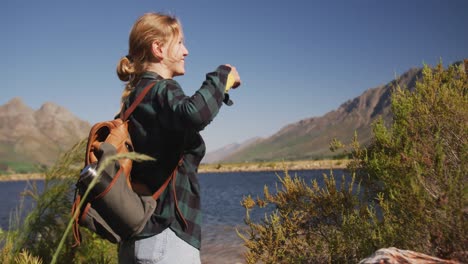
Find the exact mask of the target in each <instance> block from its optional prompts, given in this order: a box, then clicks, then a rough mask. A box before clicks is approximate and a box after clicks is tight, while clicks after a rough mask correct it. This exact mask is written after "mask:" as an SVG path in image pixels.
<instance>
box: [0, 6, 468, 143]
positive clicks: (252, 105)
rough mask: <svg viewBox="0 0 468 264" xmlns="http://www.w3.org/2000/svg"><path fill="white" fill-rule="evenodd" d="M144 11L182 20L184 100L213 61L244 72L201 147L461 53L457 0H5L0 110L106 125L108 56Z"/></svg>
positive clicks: (467, 19)
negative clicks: (53, 113) (56, 108)
mask: <svg viewBox="0 0 468 264" xmlns="http://www.w3.org/2000/svg"><path fill="white" fill-rule="evenodd" d="M151 11H162V12H168V13H171V14H174V15H176V16H177V17H179V19H180V20H181V22H182V24H183V27H184V32H185V37H186V45H187V47H188V49H189V52H190V54H189V56H188V58H187V59H186V72H187V73H186V75H185V76H182V77H177V80H178V81H179V82H180V83H181V85H182V87H183V88H184V90H185V92H186V94H188V95H191V94H193V93H194V91H195V90H196V89H198V87H199V86H200V84H201V82H202V81H203V79H204V76H205V73H207V72H209V71H212V70H213V69H215V68H216V67H217V66H218V65H219V64H225V63H230V64H232V65H235V66H236V67H237V68H238V71H239V73H240V75H241V78H242V80H243V85H242V86H241V87H240V88H239V89H237V90H234V91H233V92H232V93H231V96H232V98H233V100H234V106H232V107H223V108H222V109H221V113H220V114H219V115H218V116H217V118H216V119H215V120H214V121H213V122H212V123H211V124H210V125H209V126H208V127H207V128H206V129H205V130H204V131H203V132H202V134H203V136H204V138H205V141H206V143H207V147H208V150H209V151H211V150H214V149H216V148H219V147H221V146H224V145H227V144H229V143H233V142H241V141H243V140H246V139H249V138H252V137H255V136H261V137H266V136H269V135H272V134H273V133H274V132H276V131H278V130H279V129H280V128H281V127H283V126H285V125H287V124H290V123H293V122H296V121H299V120H301V119H304V118H308V117H313V116H321V115H323V114H325V113H326V112H328V111H331V110H334V109H336V108H337V107H338V106H339V105H340V104H341V103H343V102H345V101H346V100H348V99H351V98H354V97H356V96H358V95H360V94H361V93H362V92H363V91H365V90H366V89H368V88H373V87H376V86H378V85H381V84H386V83H387V82H389V81H390V80H392V79H393V78H394V77H395V76H396V75H399V74H402V73H403V72H405V71H406V70H408V69H409V68H411V67H420V66H422V64H423V63H427V64H429V65H435V64H437V62H438V61H439V60H440V59H442V60H443V62H444V64H445V65H446V64H449V63H452V62H455V61H457V60H461V59H463V58H468V30H467V28H468V1H465V0H448V1H442V0H437V1H435V0H434V1H432V0H418V1H410V0H398V1H383V0H382V1H377V0H356V1H349V0H343V1H312V0H303V1H296V0H290V1H279V0H278V1H272V0H270V1H268V0H265V1H263V0H234V1H208V0H186V1H182V0H152V1H150V0H145V1H143V0H137V1H129V0H127V1H96V0H92V1H91V0H80V1H66V0H56V1H51V0H41V1H33V0H29V1H14V0H7V1H6V2H5V1H2V7H1V9H0V30H1V36H2V37H1V39H2V40H1V41H0V50H1V54H2V63H1V64H0V78H1V80H2V83H1V84H0V86H1V91H2V96H1V98H0V104H4V103H6V102H8V101H9V100H11V99H12V98H13V97H21V98H22V99H23V100H24V102H25V103H26V104H27V105H29V106H31V107H32V108H34V109H37V108H39V107H40V106H41V105H42V104H43V103H44V102H54V103H57V104H59V105H62V106H64V107H66V108H68V109H69V110H70V111H71V112H73V113H74V114H75V115H77V116H78V117H80V118H82V119H84V120H87V121H89V122H90V123H94V122H97V121H103V120H107V119H110V118H112V117H113V115H114V113H115V112H116V111H117V110H118V107H119V98H120V95H121V91H122V89H123V86H124V85H123V83H122V82H120V81H119V80H118V78H117V76H116V74H115V67H116V64H117V61H118V60H119V59H120V57H121V56H125V55H126V54H127V50H128V33H129V31H130V28H131V26H132V24H133V22H134V21H135V20H136V19H137V17H139V16H140V15H142V14H143V13H145V12H151Z"/></svg>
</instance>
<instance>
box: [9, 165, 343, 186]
mask: <svg viewBox="0 0 468 264" xmlns="http://www.w3.org/2000/svg"><path fill="white" fill-rule="evenodd" d="M348 162H349V160H297V161H270V162H245V163H219V164H200V167H199V168H198V173H225V172H259V171H284V170H285V169H287V170H329V169H344V168H346V165H347V164H348ZM44 179H45V174H44V173H25V174H4V175H0V182H8V181H27V180H44Z"/></svg>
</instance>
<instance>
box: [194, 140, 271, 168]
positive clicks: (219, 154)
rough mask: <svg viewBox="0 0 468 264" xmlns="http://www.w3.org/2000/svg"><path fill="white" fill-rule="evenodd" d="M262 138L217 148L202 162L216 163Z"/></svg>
mask: <svg viewBox="0 0 468 264" xmlns="http://www.w3.org/2000/svg"><path fill="white" fill-rule="evenodd" d="M261 140H262V139H261V138H259V137H255V138H251V139H248V140H246V141H244V142H242V143H232V144H229V145H227V146H224V147H222V148H219V149H217V150H214V151H211V152H209V153H207V154H206V155H205V157H204V158H203V160H202V163H216V162H220V161H222V160H223V159H224V158H226V157H227V156H229V155H231V154H232V153H234V152H236V151H240V150H242V149H244V148H246V147H248V146H250V145H251V144H254V143H258V142H259V141H261Z"/></svg>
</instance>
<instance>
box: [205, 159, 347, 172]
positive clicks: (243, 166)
mask: <svg viewBox="0 0 468 264" xmlns="http://www.w3.org/2000/svg"><path fill="white" fill-rule="evenodd" d="M347 164H348V160H297V161H275V162H273V161H272V162H246V163H219V164H202V165H200V168H199V170H198V171H199V172H202V173H203V172H248V171H284V168H287V169H288V170H318V169H343V168H346V165H347Z"/></svg>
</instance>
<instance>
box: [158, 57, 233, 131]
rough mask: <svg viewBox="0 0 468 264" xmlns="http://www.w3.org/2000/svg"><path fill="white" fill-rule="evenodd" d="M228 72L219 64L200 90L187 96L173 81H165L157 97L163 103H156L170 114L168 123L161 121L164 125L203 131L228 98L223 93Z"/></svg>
mask: <svg viewBox="0 0 468 264" xmlns="http://www.w3.org/2000/svg"><path fill="white" fill-rule="evenodd" d="M230 70H231V69H230V68H229V67H227V66H224V65H222V66H219V67H218V69H217V70H216V71H214V72H211V73H208V74H207V75H206V80H205V81H204V82H203V84H202V86H201V87H200V89H198V90H197V91H196V92H195V94H194V95H192V96H190V97H189V96H186V95H185V94H184V92H183V90H182V88H181V87H180V85H179V84H178V83H177V82H176V81H174V80H165V82H166V83H165V89H162V90H161V92H162V93H164V94H163V96H162V97H160V98H164V100H165V101H163V102H160V105H162V106H163V108H166V110H167V111H168V112H172V115H171V118H170V120H165V121H166V122H163V123H165V126H166V127H167V128H168V129H173V130H181V129H185V128H187V127H189V128H193V129H195V130H198V131H200V130H203V129H204V128H205V127H206V126H207V125H208V124H209V123H210V122H211V121H212V120H213V119H214V117H215V116H216V115H217V114H218V112H219V109H220V108H221V105H222V104H223V101H225V102H226V99H228V98H227V94H225V90H226V83H227V79H228V75H229V72H230ZM226 103H227V102H226ZM227 104H229V103H227Z"/></svg>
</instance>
